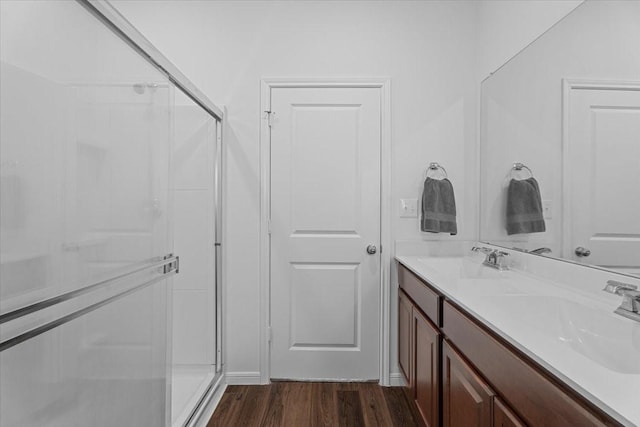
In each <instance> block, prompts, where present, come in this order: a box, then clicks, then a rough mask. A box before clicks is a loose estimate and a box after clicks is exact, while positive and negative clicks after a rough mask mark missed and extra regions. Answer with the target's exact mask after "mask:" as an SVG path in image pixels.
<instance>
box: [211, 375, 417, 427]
mask: <svg viewBox="0 0 640 427" xmlns="http://www.w3.org/2000/svg"><path fill="white" fill-rule="evenodd" d="M421 425H422V424H421V423H420V422H419V417H418V416H417V409H416V408H415V405H414V404H413V403H412V402H409V400H408V399H407V398H406V397H405V394H404V391H403V390H402V388H400V387H380V386H379V385H378V384H374V383H309V382H274V383H271V384H269V385H251V386H238V385H235V386H234V385H232V386H229V387H227V389H226V390H225V392H224V395H223V396H222V399H221V400H220V403H219V404H218V407H217V408H216V411H215V412H214V414H213V416H212V417H211V420H209V423H208V424H207V427H219V426H224V427H235V426H260V427H262V426H265V427H316V426H318V427H320V426H331V427H336V426H349V427H374V426H383V427H391V426H403V427H404V426H406V427H414V426H415V427H418V426H421Z"/></svg>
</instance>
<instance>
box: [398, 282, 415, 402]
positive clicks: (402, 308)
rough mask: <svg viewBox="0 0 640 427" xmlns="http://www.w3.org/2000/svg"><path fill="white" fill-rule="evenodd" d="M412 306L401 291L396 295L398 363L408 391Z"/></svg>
mask: <svg viewBox="0 0 640 427" xmlns="http://www.w3.org/2000/svg"><path fill="white" fill-rule="evenodd" d="M412 323H413V304H412V303H411V300H410V299H409V297H407V294H405V293H404V292H403V291H400V292H399V293H398V363H399V365H400V372H402V375H403V376H404V380H405V382H406V383H407V386H408V388H409V390H413V367H412V365H413V340H412V338H411V337H412V330H413V327H412Z"/></svg>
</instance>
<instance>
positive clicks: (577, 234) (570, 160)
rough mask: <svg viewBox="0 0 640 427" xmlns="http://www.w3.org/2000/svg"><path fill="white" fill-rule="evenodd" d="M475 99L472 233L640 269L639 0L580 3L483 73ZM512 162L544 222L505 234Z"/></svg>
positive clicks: (495, 241)
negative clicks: (476, 181) (476, 194)
mask: <svg viewBox="0 0 640 427" xmlns="http://www.w3.org/2000/svg"><path fill="white" fill-rule="evenodd" d="M481 108H482V111H481V194H480V205H481V208H480V209H481V210H480V239H481V240H483V241H487V242H491V243H493V244H497V245H500V246H505V247H509V248H519V249H522V250H526V251H535V249H541V248H549V249H551V252H550V253H549V252H548V251H543V250H541V251H538V252H547V253H546V254H545V256H553V257H557V258H563V259H567V260H571V261H575V262H579V263H583V264H589V265H595V266H599V267H603V268H609V269H615V270H617V271H619V272H622V273H625V274H631V275H640V2H637V1H587V2H584V3H583V4H582V5H580V6H579V7H578V8H576V9H575V10H574V11H573V12H572V13H571V14H569V15H568V16H567V17H565V18H564V19H563V20H562V21H560V22H559V23H558V24H556V25H555V26H554V27H552V28H551V29H550V30H549V31H547V32H546V33H545V34H544V35H542V36H541V37H540V38H539V39H537V40H536V41H535V42H534V43H532V44H531V45H529V46H528V47H527V48H526V49H525V50H523V51H522V52H520V53H519V54H518V55H517V56H515V57H514V58H512V59H511V60H510V61H509V62H507V63H506V64H505V65H504V66H502V67H501V68H500V69H499V70H498V71H497V72H496V73H494V74H493V75H492V76H491V77H489V78H487V79H486V80H485V81H484V82H483V84H482V107H481ZM516 162H521V163H523V164H524V165H526V166H528V167H529V168H530V169H531V173H532V175H533V177H535V179H536V180H537V182H538V184H539V189H540V202H541V203H540V209H541V211H542V216H543V219H544V222H545V225H546V227H545V229H546V231H544V232H535V233H520V234H508V233H507V228H506V209H507V187H508V185H509V182H510V180H511V179H516V180H521V179H526V178H528V177H529V171H527V170H526V169H524V168H522V169H521V170H519V171H514V170H513V166H514V163H516ZM534 253H535V252H534Z"/></svg>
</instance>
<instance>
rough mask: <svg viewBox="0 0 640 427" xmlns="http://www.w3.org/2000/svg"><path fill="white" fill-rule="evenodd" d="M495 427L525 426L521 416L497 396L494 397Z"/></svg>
mask: <svg viewBox="0 0 640 427" xmlns="http://www.w3.org/2000/svg"><path fill="white" fill-rule="evenodd" d="M493 425H494V427H525V425H526V424H525V423H523V422H522V421H521V420H520V418H518V416H517V415H516V414H514V413H513V411H512V410H511V409H510V408H509V407H508V406H507V405H506V404H505V403H504V402H503V401H502V400H500V398H498V397H497V396H494V397H493Z"/></svg>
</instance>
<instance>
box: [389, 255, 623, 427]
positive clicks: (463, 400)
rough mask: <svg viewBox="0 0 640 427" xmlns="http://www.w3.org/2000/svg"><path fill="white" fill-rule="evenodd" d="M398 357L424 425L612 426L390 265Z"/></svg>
mask: <svg viewBox="0 0 640 427" xmlns="http://www.w3.org/2000/svg"><path fill="white" fill-rule="evenodd" d="M398 282H399V285H400V292H399V294H400V296H399V301H400V302H399V310H398V311H399V319H398V323H399V331H398V332H399V334H398V336H399V354H398V356H399V360H400V368H401V371H402V373H403V375H405V379H406V380H407V384H408V385H409V387H408V388H407V389H406V391H407V394H408V396H409V397H410V398H411V399H412V400H413V401H414V402H415V403H416V406H417V407H418V409H419V411H420V414H421V416H422V419H423V421H424V423H425V425H427V426H429V427H435V426H438V425H443V426H445V427H459V426H465V427H466V426H500V427H523V426H527V425H528V426H531V427H537V426H545V427H546V426H556V425H557V426H559V425H563V426H564V425H566V426H581V427H583V426H584V427H586V426H620V424H619V423H618V422H616V421H615V420H614V419H613V418H611V417H610V416H609V415H607V414H606V413H604V412H603V411H601V410H599V409H598V408H597V407H595V406H593V404H591V403H590V402H588V401H586V399H584V398H583V397H582V396H580V395H579V394H577V393H576V392H575V391H573V390H572V389H570V388H569V387H568V386H567V385H566V384H564V383H562V382H561V381H559V380H558V379H556V378H555V377H553V376H552V375H551V374H550V373H549V372H548V371H546V370H545V369H544V368H542V367H541V366H540V365H539V364H537V363H536V362H534V361H532V360H531V359H530V358H529V357H527V356H526V355H525V354H524V353H522V352H521V351H520V350H518V349H516V348H515V347H513V346H512V345H511V344H509V343H508V342H506V341H505V340H503V339H502V338H500V337H499V336H498V335H497V334H496V333H495V332H493V331H491V330H490V329H489V328H487V327H486V326H484V325H483V324H482V323H481V322H480V321H479V320H478V319H476V318H475V317H473V316H471V315H470V314H468V313H467V312H466V311H465V310H463V309H461V308H459V307H458V306H457V305H456V304H455V302H452V301H450V300H449V299H445V298H444V297H443V296H442V295H440V294H439V293H438V292H437V291H436V288H435V287H433V286H431V285H429V284H428V283H425V282H424V281H423V280H421V279H419V278H418V277H417V276H416V275H415V274H413V273H412V272H411V271H409V270H408V269H407V268H406V267H404V266H403V265H401V264H399V265H398Z"/></svg>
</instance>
